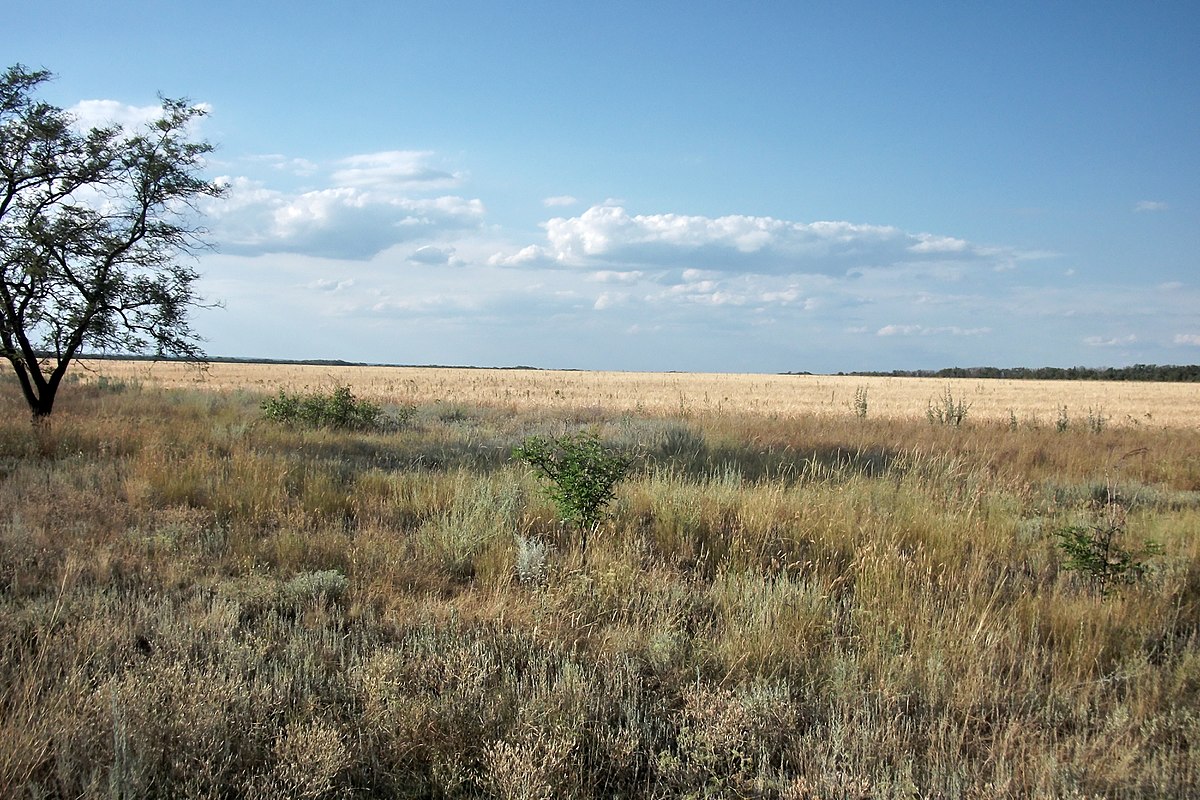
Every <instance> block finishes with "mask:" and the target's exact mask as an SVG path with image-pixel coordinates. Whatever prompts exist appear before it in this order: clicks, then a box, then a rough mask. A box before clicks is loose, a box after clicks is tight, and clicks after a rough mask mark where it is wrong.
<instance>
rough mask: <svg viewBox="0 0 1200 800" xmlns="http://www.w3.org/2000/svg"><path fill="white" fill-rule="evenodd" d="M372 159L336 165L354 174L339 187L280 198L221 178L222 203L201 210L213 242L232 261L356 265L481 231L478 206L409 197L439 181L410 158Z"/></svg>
mask: <svg viewBox="0 0 1200 800" xmlns="http://www.w3.org/2000/svg"><path fill="white" fill-rule="evenodd" d="M375 156H378V158H376V157H375ZM375 156H361V157H354V158H351V159H344V160H343V161H342V162H340V163H342V164H347V163H349V164H354V165H357V166H354V167H353V168H352V169H351V170H350V172H351V173H352V174H344V171H339V172H335V173H334V178H335V181H334V182H335V183H339V182H340V185H334V186H329V187H325V188H318V189H311V190H308V191H301V192H284V191H280V190H278V189H273V188H270V187H268V186H267V185H266V184H264V183H262V182H260V181H255V180H251V179H249V178H246V177H223V178H219V179H218V181H219V182H221V183H223V184H224V185H225V186H226V187H227V192H226V196H225V197H223V198H221V199H220V200H218V201H214V202H212V203H210V204H209V205H208V207H206V208H205V212H206V214H207V215H208V217H209V219H210V221H211V225H210V227H211V228H212V230H213V236H214V239H215V240H216V241H217V242H219V243H220V246H221V248H222V249H223V250H225V251H227V252H233V253H241V254H261V253H272V252H273V253H305V254H309V255H315V256H321V257H325V258H346V259H357V260H361V259H365V258H370V257H371V256H373V255H375V254H377V253H379V252H380V251H382V250H385V249H387V248H389V247H392V246H394V245H397V244H401V243H404V242H418V241H420V240H422V239H424V240H430V239H434V238H437V237H438V236H441V235H442V234H445V233H447V232H458V233H461V232H463V231H468V230H474V229H477V228H479V226H480V225H481V224H482V221H483V217H484V206H483V203H482V201H480V200H478V199H468V198H464V197H460V196H457V195H442V196H434V197H428V196H424V197H423V196H420V194H421V193H420V192H419V191H415V190H414V191H407V190H406V189H413V188H414V187H415V186H416V184H419V183H421V182H422V181H424V186H423V188H425V189H429V188H434V187H436V186H438V185H439V182H440V181H441V178H439V177H437V174H435V172H434V171H429V170H424V171H422V170H421V169H419V168H418V167H417V164H418V163H419V159H416V158H415V157H410V156H412V154H409V153H383V154H375ZM438 174H440V173H438ZM339 175H340V178H339V177H338V176H339Z"/></svg>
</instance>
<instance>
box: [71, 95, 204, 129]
mask: <svg viewBox="0 0 1200 800" xmlns="http://www.w3.org/2000/svg"><path fill="white" fill-rule="evenodd" d="M199 107H200V108H203V109H204V110H206V111H207V110H208V108H209V107H208V106H207V105H205V104H199ZM67 112H68V113H69V114H70V115H71V116H72V117H74V118H75V126H76V127H77V128H80V129H82V130H87V129H90V128H99V127H104V126H106V125H114V124H115V125H120V126H121V127H122V128H125V129H126V130H135V129H137V128H141V127H142V126H144V125H146V124H147V123H150V122H153V121H154V120H156V119H158V118H159V117H161V116H162V106H161V105H153V106H133V105H129V104H128V103H121V102H118V101H116V100H81V101H80V102H78V103H76V104H75V105H73V106H71V107H70V108H68V109H67Z"/></svg>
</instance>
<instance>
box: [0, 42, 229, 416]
mask: <svg viewBox="0 0 1200 800" xmlns="http://www.w3.org/2000/svg"><path fill="white" fill-rule="evenodd" d="M50 77H51V76H50V74H49V73H48V72H46V71H44V70H29V69H27V68H25V67H23V66H21V65H19V64H18V65H16V66H13V67H11V68H9V69H8V70H7V71H6V72H5V73H3V75H2V76H0V355H3V357H4V358H5V359H7V360H8V361H9V363H11V364H12V366H13V369H14V371H15V372H16V375H17V380H18V382H19V383H20V385H21V389H22V391H23V393H24V395H25V399H26V401H27V402H28V404H29V408H30V411H31V412H32V413H33V415H34V416H35V417H45V416H47V415H49V414H50V413H51V411H52V410H53V408H54V399H55V395H56V393H57V391H58V387H59V385H60V383H61V381H62V379H63V376H64V375H65V374H66V371H67V367H68V366H69V365H70V363H71V361H72V360H73V359H75V358H77V357H78V356H79V355H80V354H81V353H83V352H84V348H85V347H86V348H87V349H88V350H89V351H94V352H110V351H116V352H127V353H147V352H152V353H153V354H155V355H169V356H175V357H183V358H199V357H200V356H201V355H202V354H201V352H200V349H199V347H198V339H197V337H196V336H195V334H194V333H193V331H192V329H191V327H190V325H189V323H188V312H189V311H190V310H191V308H193V307H195V306H197V305H199V304H200V299H199V298H198V297H197V296H196V294H195V292H194V283H195V281H196V279H197V278H198V277H199V276H198V274H197V273H196V271H195V270H194V269H193V268H192V267H191V266H190V265H189V264H187V263H184V262H182V261H181V260H180V257H181V256H186V255H189V254H192V253H194V252H196V251H197V250H199V249H200V248H202V247H203V246H204V242H203V240H202V234H203V230H202V229H201V228H199V227H198V223H197V219H198V213H197V211H198V209H197V206H196V204H197V201H198V200H200V199H201V198H205V197H216V196H218V195H220V194H221V193H222V187H221V185H220V184H218V183H215V182H209V181H206V180H204V179H203V178H202V177H200V171H201V169H202V168H203V166H204V158H205V156H206V155H207V154H208V153H209V152H211V151H212V149H213V147H212V145H211V144H209V143H208V142H205V141H193V140H192V138H191V135H190V129H191V128H192V127H193V124H194V121H195V120H197V119H198V118H199V117H202V116H203V115H204V114H205V111H204V110H203V109H202V108H198V107H196V106H193V105H191V104H189V103H188V102H187V101H186V100H181V99H179V100H172V99H167V98H162V114H161V116H160V117H159V118H158V119H156V120H154V121H153V122H151V123H149V124H147V125H146V126H145V127H144V128H142V129H141V130H138V131H128V130H126V129H125V128H123V127H122V126H120V125H109V126H106V127H96V128H92V129H91V130H89V131H86V132H81V131H79V130H78V129H77V126H76V121H75V119H74V118H73V117H72V116H71V115H70V114H69V113H67V112H66V111H64V110H63V109H61V108H58V107H56V106H53V105H51V104H49V103H45V102H42V101H40V100H38V99H36V98H35V97H34V94H33V93H34V91H35V90H36V89H37V88H38V87H39V86H40V85H41V84H43V83H44V82H46V81H47V80H49V79H50Z"/></svg>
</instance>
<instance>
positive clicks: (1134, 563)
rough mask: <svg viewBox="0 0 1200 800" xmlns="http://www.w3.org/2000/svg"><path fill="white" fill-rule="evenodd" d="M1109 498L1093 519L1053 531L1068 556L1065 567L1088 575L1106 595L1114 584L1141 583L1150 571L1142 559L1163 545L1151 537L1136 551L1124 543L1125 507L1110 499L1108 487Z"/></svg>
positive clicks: (1156, 553)
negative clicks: (1083, 523) (1151, 539)
mask: <svg viewBox="0 0 1200 800" xmlns="http://www.w3.org/2000/svg"><path fill="white" fill-rule="evenodd" d="M1108 497H1109V500H1108V502H1107V503H1105V505H1104V506H1103V508H1102V510H1101V513H1100V514H1099V515H1098V519H1096V520H1095V521H1094V522H1092V523H1089V524H1085V525H1069V526H1066V527H1064V528H1060V529H1059V530H1058V531H1057V532H1056V535H1057V536H1058V546H1059V548H1060V549H1061V550H1062V551H1063V553H1065V554H1066V556H1067V558H1066V561H1065V562H1064V566H1065V567H1066V568H1067V569H1070V570H1074V571H1076V572H1079V573H1080V574H1082V575H1085V576H1087V578H1088V579H1089V580H1091V582H1092V586H1093V587H1094V588H1095V589H1096V591H1097V592H1098V593H1099V594H1101V595H1107V594H1109V593H1110V592H1111V591H1112V589H1113V587H1114V586H1122V585H1124V586H1129V585H1133V584H1136V583H1139V582H1141V581H1142V580H1143V579H1144V578H1145V577H1146V575H1147V573H1148V571H1149V566H1148V565H1147V564H1146V562H1145V561H1143V560H1142V558H1143V557H1144V556H1148V555H1158V554H1160V553H1161V552H1162V547H1161V546H1160V545H1159V544H1158V543H1157V542H1154V541H1150V540H1147V541H1146V542H1144V543H1143V545H1142V547H1141V549H1138V550H1131V549H1129V548H1127V547H1125V546H1124V545H1123V540H1124V538H1125V509H1124V507H1123V506H1122V505H1120V504H1119V503H1116V502H1114V501H1113V500H1112V499H1111V497H1112V494H1111V488H1110V489H1109V491H1108Z"/></svg>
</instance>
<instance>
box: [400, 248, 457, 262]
mask: <svg viewBox="0 0 1200 800" xmlns="http://www.w3.org/2000/svg"><path fill="white" fill-rule="evenodd" d="M454 253H455V249H454V248H453V247H434V246H433V245H431V244H427V245H424V246H422V247H418V248H417V249H416V250H414V251H413V252H411V253H409V255H408V260H409V261H415V262H416V263H418V264H428V265H430V266H435V267H443V266H455V265H458V264H461V263H462V259H460V258H458V257H456V256H455V255H454Z"/></svg>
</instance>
